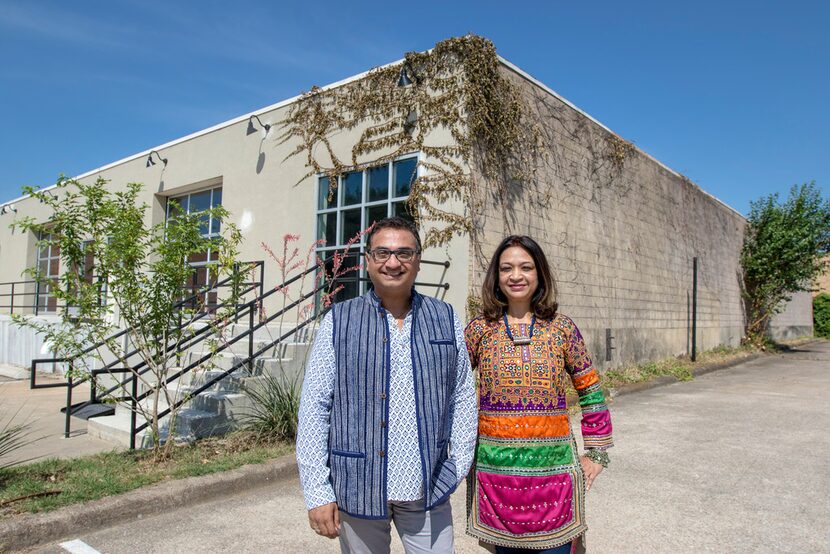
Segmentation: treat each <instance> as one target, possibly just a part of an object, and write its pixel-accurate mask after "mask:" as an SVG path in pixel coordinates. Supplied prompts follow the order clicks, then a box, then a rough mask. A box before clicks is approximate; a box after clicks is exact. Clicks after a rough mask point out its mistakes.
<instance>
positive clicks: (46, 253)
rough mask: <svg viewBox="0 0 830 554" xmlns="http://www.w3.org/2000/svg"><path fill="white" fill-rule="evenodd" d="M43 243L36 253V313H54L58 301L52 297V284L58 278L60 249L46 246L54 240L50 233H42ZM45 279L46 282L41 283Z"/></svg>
mask: <svg viewBox="0 0 830 554" xmlns="http://www.w3.org/2000/svg"><path fill="white" fill-rule="evenodd" d="M40 240H41V241H42V242H43V244H41V245H40V246H39V247H38V251H37V272H38V286H37V301H36V305H35V311H36V312H37V313H55V312H56V311H57V309H58V299H57V298H56V297H55V295H54V290H53V287H54V284H53V283H55V282H56V281H57V280H58V278H59V277H60V267H61V249H60V246H59V245H57V244H48V243H49V242H50V241H52V240H54V236H53V235H52V233H42V234H41V235H40ZM44 279H47V281H43V280H44Z"/></svg>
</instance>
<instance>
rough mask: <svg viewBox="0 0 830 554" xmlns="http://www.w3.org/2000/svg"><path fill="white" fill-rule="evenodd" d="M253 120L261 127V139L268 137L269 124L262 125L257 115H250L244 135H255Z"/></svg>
mask: <svg viewBox="0 0 830 554" xmlns="http://www.w3.org/2000/svg"><path fill="white" fill-rule="evenodd" d="M254 119H256V120H257V123H259V126H260V127H262V138H263V139H265V138H267V137H268V131H270V130H271V124H270V123H263V122H262V120H261V119H260V118H259V116H257V115H252V116H251V117H249V118H248V130H247V131H245V135H253V134H254V133H256V127H254Z"/></svg>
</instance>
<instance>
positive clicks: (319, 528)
mask: <svg viewBox="0 0 830 554" xmlns="http://www.w3.org/2000/svg"><path fill="white" fill-rule="evenodd" d="M600 469H601V468H600ZM308 524H309V525H311V528H312V529H313V530H314V532H315V533H317V534H318V535H322V536H324V537H328V538H330V539H334V538H337V535H339V534H340V511H339V510H338V509H337V504H335V503H334V502H329V503H328V504H324V505H322V506H318V507H316V508H312V509H310V510H309V511H308Z"/></svg>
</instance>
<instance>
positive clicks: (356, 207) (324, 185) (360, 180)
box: [317, 156, 418, 301]
mask: <svg viewBox="0 0 830 554" xmlns="http://www.w3.org/2000/svg"><path fill="white" fill-rule="evenodd" d="M417 171H418V157H417V156H406V157H402V158H400V159H398V160H395V161H394V162H390V163H387V164H385V165H381V166H378V167H373V168H370V169H367V170H365V171H359V172H352V173H347V174H346V175H344V176H342V177H340V178H339V179H338V182H337V183H335V184H334V186H332V183H331V182H330V180H329V178H328V177H319V178H318V181H317V238H318V239H322V240H324V241H325V246H321V247H320V248H318V253H319V254H320V255H321V256H322V257H323V258H328V257H330V256H331V255H332V254H333V253H334V252H335V251H336V250H340V249H342V248H343V247H344V245H345V244H346V243H347V242H348V241H349V240H350V239H352V238H353V237H354V236H356V235H357V234H358V233H360V231H362V230H363V229H366V228H368V227H369V226H370V225H371V224H372V223H373V222H375V221H378V220H381V219H383V218H385V217H389V216H393V215H397V216H401V217H405V218H407V219H412V215H411V214H410V213H409V211H408V206H407V203H406V201H407V198H409V193H410V191H411V189H412V183H413V182H414V181H415V178H416V177H417ZM364 246H365V241H364V240H362V239H361V240H360V241H359V242H358V243H356V244H355V245H354V246H353V247H352V249H351V250H350V254H349V256H348V258H347V259H346V261H345V263H344V266H346V267H355V266H358V265H360V261H361V254H362V253H363V251H364ZM327 269H328V270H329V271H330V270H331V262H329V263H328V264H327ZM364 278H365V270H359V271H350V272H348V273H346V274H344V275H343V276H342V277H341V278H339V279H338V285H341V284H342V285H343V290H342V291H340V293H338V294H337V296H336V297H335V298H334V300H335V301H341V300H347V299H349V298H354V297H355V296H358V295H360V294H363V293H364V292H365V291H366V282H365V281H364V280H363V279H364Z"/></svg>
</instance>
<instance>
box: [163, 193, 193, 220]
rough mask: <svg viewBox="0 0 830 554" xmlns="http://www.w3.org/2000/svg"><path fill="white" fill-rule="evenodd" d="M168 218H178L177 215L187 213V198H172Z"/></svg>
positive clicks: (169, 201)
mask: <svg viewBox="0 0 830 554" xmlns="http://www.w3.org/2000/svg"><path fill="white" fill-rule="evenodd" d="M167 204H168V205H167V217H168V218H172V217H176V214H179V213H187V206H188V201H187V196H183V197H181V198H171V199H170V200H168V201H167Z"/></svg>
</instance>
